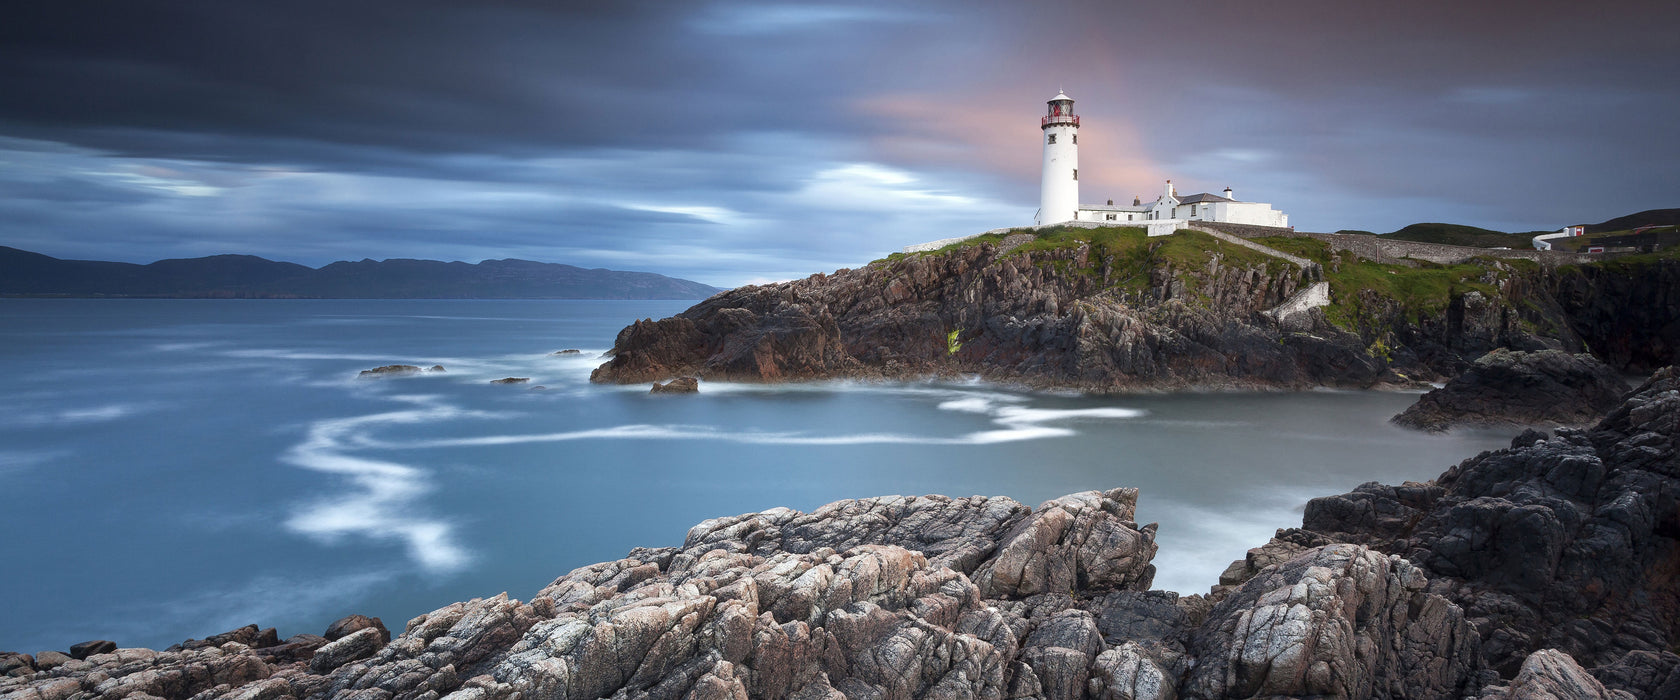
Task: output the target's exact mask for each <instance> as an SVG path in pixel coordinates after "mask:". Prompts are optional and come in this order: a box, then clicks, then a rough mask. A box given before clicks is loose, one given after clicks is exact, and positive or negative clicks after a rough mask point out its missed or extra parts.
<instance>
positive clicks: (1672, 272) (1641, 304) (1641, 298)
mask: <svg viewBox="0 0 1680 700" xmlns="http://www.w3.org/2000/svg"><path fill="white" fill-rule="evenodd" d="M1549 287H1550V290H1549V291H1550V292H1551V294H1552V296H1553V297H1554V298H1556V300H1557V303H1558V305H1559V307H1560V309H1561V310H1562V311H1563V312H1564V315H1565V317H1566V318H1567V319H1568V322H1569V326H1570V329H1571V330H1572V331H1573V332H1574V333H1576V334H1578V335H1579V336H1580V337H1581V338H1582V339H1583V340H1584V341H1586V344H1587V346H1588V347H1589V348H1590V349H1591V350H1592V352H1593V354H1595V355H1598V356H1599V357H1600V358H1601V359H1603V360H1604V361H1605V362H1606V363H1608V364H1609V365H1610V366H1612V367H1615V368H1617V369H1621V370H1624V371H1628V372H1637V373H1640V374H1645V373H1649V372H1650V371H1652V370H1654V369H1656V368H1658V367H1662V366H1665V365H1670V364H1674V363H1676V362H1680V260H1675V259H1672V258H1670V259H1662V258H1657V259H1651V258H1649V257H1640V258H1633V259H1626V260H1612V261H1609V262H1606V263H1602V264H1597V265H1579V266H1570V267H1566V268H1563V269H1560V270H1558V272H1557V273H1556V274H1555V275H1554V276H1553V277H1552V279H1551V280H1550V285H1549Z"/></svg>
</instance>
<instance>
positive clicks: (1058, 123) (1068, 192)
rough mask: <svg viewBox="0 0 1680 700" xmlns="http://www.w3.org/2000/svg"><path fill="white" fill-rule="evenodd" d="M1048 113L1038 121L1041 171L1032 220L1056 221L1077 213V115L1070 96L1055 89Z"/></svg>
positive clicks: (1040, 222) (1037, 222)
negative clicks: (1042, 165) (1042, 156)
mask: <svg viewBox="0 0 1680 700" xmlns="http://www.w3.org/2000/svg"><path fill="white" fill-rule="evenodd" d="M1049 104H1050V113H1049V114H1047V115H1045V117H1044V118H1043V119H1042V120H1040V121H1039V127H1040V129H1041V130H1042V131H1043V132H1044V171H1043V174H1042V175H1040V178H1041V180H1040V185H1039V195H1038V218H1037V219H1036V220H1035V221H1034V222H1033V223H1035V224H1040V225H1042V224H1059V223H1061V222H1063V221H1073V220H1074V219H1076V218H1078V217H1079V117H1078V116H1077V115H1075V114H1074V113H1073V98H1071V97H1068V96H1067V95H1066V94H1065V93H1062V92H1057V93H1056V96H1055V97H1053V98H1051V99H1050V102H1049Z"/></svg>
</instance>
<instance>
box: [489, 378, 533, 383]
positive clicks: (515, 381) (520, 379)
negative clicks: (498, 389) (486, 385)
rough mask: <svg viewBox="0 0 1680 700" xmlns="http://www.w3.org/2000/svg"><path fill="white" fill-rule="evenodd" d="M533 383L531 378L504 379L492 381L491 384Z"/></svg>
mask: <svg viewBox="0 0 1680 700" xmlns="http://www.w3.org/2000/svg"><path fill="white" fill-rule="evenodd" d="M529 381H531V378H530V377H502V378H501V379H492V380H490V383H491V384H524V383H526V382H529Z"/></svg>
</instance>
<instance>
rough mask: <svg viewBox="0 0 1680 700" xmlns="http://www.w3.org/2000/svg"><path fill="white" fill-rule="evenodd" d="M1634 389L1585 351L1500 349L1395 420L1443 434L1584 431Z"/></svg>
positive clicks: (1422, 398) (1411, 426)
mask: <svg viewBox="0 0 1680 700" xmlns="http://www.w3.org/2000/svg"><path fill="white" fill-rule="evenodd" d="M1627 390H1628V385H1627V383H1626V382H1625V381H1623V380H1622V377H1621V375H1619V374H1618V373H1617V372H1616V370H1614V369H1611V368H1610V366H1609V365H1606V364H1604V363H1603V362H1601V361H1599V360H1598V358H1595V357H1593V356H1592V355H1588V354H1585V353H1581V354H1574V355H1571V354H1569V353H1566V352H1563V351H1560V350H1544V351H1540V352H1513V351H1508V350H1494V351H1493V352H1490V353H1488V354H1486V355H1483V356H1482V357H1480V358H1478V359H1477V360H1476V361H1475V363H1473V364H1471V365H1470V369H1468V370H1466V371H1465V372H1464V374H1461V375H1459V376H1457V377H1454V378H1453V380H1452V381H1450V382H1447V385H1446V386H1444V387H1441V388H1439V389H1436V390H1434V391H1431V392H1429V393H1427V394H1424V395H1423V396H1421V397H1419V398H1418V400H1417V403H1415V404H1412V406H1411V407H1410V408H1407V409H1406V410H1405V411H1404V412H1402V413H1400V414H1399V415H1397V416H1395V417H1394V422H1395V423H1397V424H1399V425H1403V426H1406V427H1408V428H1416V429H1418V430H1428V431H1431V432H1440V431H1444V430H1448V429H1450V428H1456V427H1466V426H1476V427H1487V426H1522V427H1528V426H1536V427H1556V426H1564V427H1583V426H1587V425H1591V424H1593V423H1596V422H1598V420H1599V419H1600V418H1603V417H1604V414H1605V412H1607V411H1609V410H1610V409H1611V408H1614V407H1615V406H1616V404H1618V403H1620V402H1621V398H1622V395H1623V394H1625V393H1627Z"/></svg>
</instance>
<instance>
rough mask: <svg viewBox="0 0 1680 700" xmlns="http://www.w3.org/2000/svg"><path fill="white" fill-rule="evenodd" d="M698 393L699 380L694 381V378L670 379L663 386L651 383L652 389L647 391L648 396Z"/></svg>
mask: <svg viewBox="0 0 1680 700" xmlns="http://www.w3.org/2000/svg"><path fill="white" fill-rule="evenodd" d="M699 391H700V380H699V379H695V378H694V377H677V378H676V379H672V380H671V381H668V382H665V383H664V384H661V383H659V382H654V383H653V388H652V389H649V390H648V393H649V394H694V393H698V392H699Z"/></svg>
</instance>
